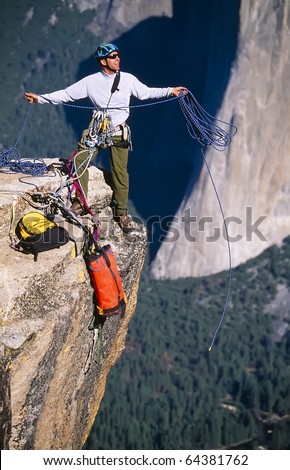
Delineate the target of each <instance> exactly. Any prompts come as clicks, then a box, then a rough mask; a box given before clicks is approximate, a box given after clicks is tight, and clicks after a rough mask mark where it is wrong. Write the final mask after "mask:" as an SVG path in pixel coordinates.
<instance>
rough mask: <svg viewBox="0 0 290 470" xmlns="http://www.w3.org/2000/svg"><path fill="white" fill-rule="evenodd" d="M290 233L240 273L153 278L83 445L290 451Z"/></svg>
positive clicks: (144, 288)
mask: <svg viewBox="0 0 290 470" xmlns="http://www.w3.org/2000/svg"><path fill="white" fill-rule="evenodd" d="M289 259H290V237H288V238H287V239H285V240H284V242H283V244H282V246H281V247H277V246H273V247H271V248H269V249H268V250H266V251H265V252H264V253H263V254H261V255H260V256H259V257H257V258H256V259H253V260H251V261H248V262H247V263H245V264H243V265H241V266H239V267H238V268H235V269H234V270H233V272H232V274H233V279H232V291H231V297H230V304H229V308H228V311H227V313H226V315H225V318H224V322H223V323H222V327H221V329H220V331H219V333H218V335H217V338H216V342H215V344H214V346H213V348H212V350H211V351H209V346H210V343H211V339H212V337H213V333H214V331H215V328H216V326H217V324H218V322H219V319H220V315H221V312H222V310H223V304H224V300H225V295H226V289H227V282H228V273H227V272H224V273H220V274H216V275H212V276H209V277H204V278H197V279H193V278H185V279H178V280H174V281H172V280H164V281H152V280H150V279H148V278H147V276H146V270H145V271H144V274H143V277H142V281H141V285H140V290H139V299H138V304H137V309H136V312H135V316H134V318H133V320H132V321H131V323H130V325H129V332H128V336H127V341H126V348H125V351H124V354H123V355H122V357H121V358H120V359H119V361H118V362H117V364H116V365H115V366H114V367H113V369H112V370H111V373H110V376H109V378H108V382H107V388H106V392H105V396H104V398H103V401H102V403H101V407H100V410H99V412H98V415H97V418H96V421H95V423H94V426H93V428H92V430H91V433H90V436H89V438H88V440H87V443H86V445H85V449H107V450H108V449H135V450H140V449H144V450H146V449H155V450H165V449H166V450H170V449H174V450H183V449H259V448H264V449H276V450H281V449H290V332H289V322H290V310H289V297H290V289H289V287H290V269H289Z"/></svg>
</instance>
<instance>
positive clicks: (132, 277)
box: [0, 160, 147, 449]
mask: <svg viewBox="0 0 290 470" xmlns="http://www.w3.org/2000/svg"><path fill="white" fill-rule="evenodd" d="M49 163H51V160H49ZM20 176H23V175H15V174H14V175H11V174H10V175H2V176H1V183H2V185H1V186H2V191H1V195H0V197H1V199H0V201H1V202H0V212H1V234H2V238H1V247H2V249H1V256H0V263H1V273H2V277H1V284H0V294H1V295H0V299H1V300H0V303H1V306H0V319H1V320H0V324H1V349H0V353H1V369H2V371H1V407H0V410H1V440H2V442H1V443H2V448H5V449H81V448H82V446H83V444H84V442H85V440H86V438H87V435H88V433H89V431H90V428H91V426H92V424H93V422H94V420H95V416H96V413H97V411H98V408H99V405H100V402H101V399H102V397H103V394H104V390H105V386H106V379H107V375H108V373H109V371H110V369H111V367H112V366H113V365H114V363H115V362H116V361H117V359H118V358H119V356H120V355H121V354H122V351H123V349H124V344H125V338H126V333H127V328H128V323H129V321H130V319H131V318H132V315H133V313H134V310H135V305H136V301H137V291H138V284H139V277H140V273H141V270H142V266H143V262H144V258H145V255H146V248H147V246H146V245H147V239H146V233H145V232H143V231H142V232H140V233H139V234H138V235H136V237H137V238H136V237H135V239H134V240H132V239H131V240H129V239H128V238H124V236H123V235H122V232H121V230H120V228H119V227H118V226H117V224H116V223H115V222H114V221H112V213H111V209H110V207H109V206H108V204H109V202H110V199H111V190H110V188H109V186H107V185H106V183H105V181H104V177H103V173H102V172H101V171H100V170H98V169H97V168H95V167H91V168H90V182H89V185H90V191H89V193H90V199H89V202H90V204H91V207H92V208H93V210H95V211H96V212H97V213H98V218H99V219H100V220H101V221H103V223H102V226H103V229H102V232H101V233H102V235H101V236H102V239H101V240H100V243H101V244H102V245H105V244H107V243H109V244H111V246H112V249H113V252H114V254H115V258H116V262H117V265H118V268H119V271H120V274H121V277H122V281H123V285H124V289H125V292H126V295H127V297H128V304H127V309H126V315H125V317H124V318H120V317H119V316H115V317H113V318H107V319H106V320H105V322H104V325H103V338H102V343H100V339H97V338H96V334H97V332H98V330H97V329H95V330H89V329H88V325H89V323H90V321H91V319H92V315H93V312H94V309H95V307H94V302H93V290H92V287H91V284H90V280H89V275H88V272H87V268H86V265H85V262H84V259H83V256H82V254H80V253H79V254H77V253H76V252H75V244H74V243H73V242H72V241H71V242H69V243H68V244H67V245H65V246H62V247H61V248H59V249H54V250H51V251H47V252H43V253H40V254H39V256H38V260H37V261H36V262H34V261H33V256H32V255H24V254H23V253H19V252H17V251H14V250H12V249H11V248H10V247H9V240H10V236H13V234H14V231H13V227H14V226H15V221H17V220H19V218H20V217H21V216H22V215H23V214H24V213H26V212H29V211H31V210H35V209H34V208H33V207H31V205H30V204H29V203H28V202H27V201H26V200H25V199H23V197H22V195H23V192H24V191H29V192H32V193H33V192H35V191H36V188H35V187H33V186H28V185H25V184H23V183H21V182H19V181H18V177H20ZM26 181H29V183H34V184H37V186H38V190H39V191H41V192H44V193H48V192H55V190H56V189H57V188H59V186H60V185H61V184H62V183H63V181H61V177H60V176H59V175H56V176H53V175H51V177H43V178H38V179H35V178H29V180H26ZM64 191H66V190H64ZM26 197H27V198H28V200H31V199H30V197H29V196H27V195H26ZM36 210H37V209H36ZM83 220H85V218H83ZM64 225H65V226H66V227H67V228H68V230H69V232H70V234H71V236H72V237H73V238H74V239H75V240H76V245H77V246H78V245H80V244H81V243H80V242H81V239H82V235H83V231H82V230H81V229H78V228H77V227H75V226H74V227H73V228H72V227H71V226H70V225H71V224H68V223H67V222H64ZM69 226H70V227H69ZM94 338H95V340H96V346H97V351H99V353H100V359H98V361H96V360H95V351H93V349H92V347H93V340H94ZM90 352H92V353H93V356H91V355H90Z"/></svg>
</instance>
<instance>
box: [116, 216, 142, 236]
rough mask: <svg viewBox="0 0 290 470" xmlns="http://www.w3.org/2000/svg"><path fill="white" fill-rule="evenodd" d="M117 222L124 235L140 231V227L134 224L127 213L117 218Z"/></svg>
mask: <svg viewBox="0 0 290 470" xmlns="http://www.w3.org/2000/svg"><path fill="white" fill-rule="evenodd" d="M115 220H116V222H117V223H118V224H119V226H120V227H121V229H122V230H123V232H124V233H131V232H134V231H136V230H140V225H139V224H137V223H136V222H134V220H133V219H132V216H131V215H130V214H129V213H128V212H127V211H124V212H122V213H121V214H119V215H117V216H115Z"/></svg>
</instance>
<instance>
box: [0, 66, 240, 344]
mask: <svg viewBox="0 0 290 470" xmlns="http://www.w3.org/2000/svg"><path fill="white" fill-rule="evenodd" d="M119 81H120V73H119V72H117V73H116V75H115V79H114V82H113V85H112V88H111V95H110V98H109V100H108V103H107V106H106V108H105V109H97V110H96V109H95V108H94V107H89V106H79V105H75V104H69V103H64V105H65V106H70V107H74V108H79V109H84V108H85V109H92V110H93V117H92V120H91V123H90V125H89V128H88V129H87V130H86V131H87V132H86V131H84V133H83V139H82V142H83V143H84V147H83V148H86V149H90V150H91V152H90V153H89V155H88V157H87V158H86V159H85V161H84V162H83V163H82V164H81V165H80V167H81V166H83V170H82V174H83V172H85V171H86V170H87V168H88V166H89V163H90V161H91V158H92V156H93V153H94V151H95V150H96V147H106V146H111V145H116V143H114V142H113V139H112V134H113V133H115V131H116V129H112V125H111V120H110V115H109V110H111V109H127V108H128V107H114V108H113V107H110V106H109V105H110V101H111V98H112V95H113V93H114V92H115V91H116V90H118V85H119ZM176 99H178V102H179V105H180V108H181V111H182V113H183V115H184V118H185V121H186V127H187V130H188V132H189V135H190V137H192V138H193V139H194V140H196V141H197V142H198V144H199V147H200V151H201V154H202V157H203V160H204V163H205V166H206V169H207V171H208V174H209V177H210V179H211V183H212V186H213V189H214V192H215V195H216V198H217V201H218V205H219V208H220V212H221V215H222V219H223V224H224V228H225V234H226V239H227V245H228V256H229V275H228V287H227V293H226V299H225V303H224V308H223V311H222V314H221V317H220V321H219V323H218V325H217V327H216V329H215V331H214V334H213V338H212V341H211V344H210V347H209V351H211V349H212V347H213V345H214V343H215V340H216V337H217V334H218V332H219V330H220V327H221V324H222V322H223V320H224V317H225V313H226V310H227V308H228V303H229V296H230V291H231V282H232V260H231V248H230V241H229V235H228V229H227V223H226V218H225V214H224V211H223V207H222V203H221V200H220V197H219V194H218V191H217V188H216V185H215V182H214V179H213V176H212V174H211V171H210V168H209V165H208V162H207V159H206V157H205V151H204V148H205V147H209V146H212V147H213V148H214V149H216V150H218V151H224V150H225V149H226V148H227V147H228V146H229V145H230V144H231V141H232V138H233V136H234V135H235V134H236V132H237V127H236V126H235V125H234V124H231V123H227V122H225V121H222V120H220V119H217V118H215V117H213V116H211V115H210V114H208V113H207V112H206V111H205V110H204V108H203V107H202V106H201V105H200V104H199V103H198V101H197V100H196V98H195V97H194V96H193V94H192V93H191V92H190V91H189V90H188V91H187V92H186V93H182V92H180V94H179V96H177V97H176V96H174V97H172V98H167V99H165V100H158V101H156V102H153V103H152V102H150V103H145V104H140V105H135V106H129V108H140V107H144V106H152V105H155V104H161V103H165V102H169V101H172V100H176ZM30 106H31V105H29V109H28V112H27V114H26V117H25V120H24V124H23V126H22V128H21V131H20V133H19V136H18V138H17V140H16V142H15V144H14V146H13V147H11V148H10V149H8V150H7V149H4V150H3V151H2V152H0V171H2V172H3V171H4V170H1V169H2V168H6V169H8V172H21V173H29V174H31V175H37V176H43V175H44V174H45V172H46V171H47V167H46V165H45V164H44V162H43V161H42V160H39V159H38V160H34V161H33V162H31V161H29V160H27V159H22V158H20V153H19V151H18V149H17V145H18V143H19V140H20V138H21V135H22V133H23V130H24V127H25V125H26V123H27V120H28V117H29V114H30V110H31V107H30ZM120 127H121V129H120V130H121V131H122V136H123V140H124V141H125V143H126V144H127V142H128V145H131V139H130V129H129V128H128V127H127V125H126V124H121V125H120ZM223 127H226V128H227V129H228V130H225V129H224V128H223ZM124 136H125V137H126V138H124ZM117 145H118V144H117ZM119 145H120V144H119ZM120 146H121V145H120ZM80 167H79V168H77V169H74V174H73V175H72V174H71V175H70V178H69V180H68V181H67V182H66V185H69V184H72V183H74V185H75V186H77V183H76V181H78V179H79V178H80V175H79V173H77V172H78V171H79V170H80ZM51 197H52V198H54V199H55V202H56V203H57V205H58V206H59V207H61V208H62V210H64V211H65V212H66V213H67V214H69V215H70V217H71V218H72V219H76V220H77V222H78V223H80V222H79V220H78V218H76V216H75V215H74V214H73V213H72V212H71V211H69V209H68V208H67V207H66V206H65V204H64V203H63V201H62V200H61V198H60V196H59V194H55V195H51ZM70 212H71V213H70ZM81 225H82V224H81ZM84 230H86V228H84ZM94 238H95V239H96V240H97V233H96V232H95V234H94Z"/></svg>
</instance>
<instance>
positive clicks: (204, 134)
mask: <svg viewBox="0 0 290 470" xmlns="http://www.w3.org/2000/svg"><path fill="white" fill-rule="evenodd" d="M179 97H180V100H179V104H180V107H181V110H182V113H183V115H184V117H185V121H186V126H187V129H188V132H189V135H190V136H191V137H192V138H193V139H195V140H197V141H198V143H199V147H200V151H201V154H202V157H203V160H204V163H205V166H206V169H207V171H208V174H209V177H210V179H211V183H212V186H213V189H214V192H215V195H216V198H217V201H218V205H219V208H220V212H221V215H222V218H223V224H224V228H225V233H226V240H227V246H228V255H229V270H228V287H227V293H226V299H225V303H224V307H223V311H222V313H221V316H220V320H219V323H218V325H217V327H216V329H215V331H214V334H213V337H212V341H211V344H210V347H209V351H211V349H212V347H213V345H214V343H215V340H216V337H217V334H218V332H219V330H220V328H221V325H222V322H223V320H224V317H225V314H226V311H227V308H228V303H229V298H230V292H231V285H232V255H231V246H230V240H229V234H228V227H227V223H226V218H225V214H224V210H223V206H222V203H221V200H220V197H219V194H218V191H217V188H216V185H215V182H214V179H213V176H212V174H211V171H210V168H209V165H208V162H207V159H206V157H205V153H204V147H206V146H210V145H212V146H213V147H214V148H215V149H216V150H218V151H223V150H225V149H226V148H227V147H228V146H229V145H230V144H231V141H232V137H233V136H234V135H235V134H236V133H237V127H236V126H235V125H233V124H229V123H227V122H224V121H222V120H220V119H217V118H215V117H213V116H211V115H210V114H208V113H207V112H206V111H205V110H204V109H203V108H202V106H201V105H200V104H199V103H198V102H197V100H196V98H195V97H194V96H193V95H192V93H191V92H190V91H189V92H188V93H186V94H185V95H184V94H180V96H179ZM217 123H220V124H224V125H225V126H227V127H228V128H229V130H230V131H231V132H226V131H225V130H224V129H223V128H221V127H220V126H218V124H217Z"/></svg>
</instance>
